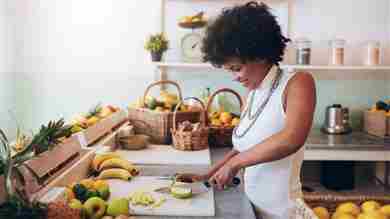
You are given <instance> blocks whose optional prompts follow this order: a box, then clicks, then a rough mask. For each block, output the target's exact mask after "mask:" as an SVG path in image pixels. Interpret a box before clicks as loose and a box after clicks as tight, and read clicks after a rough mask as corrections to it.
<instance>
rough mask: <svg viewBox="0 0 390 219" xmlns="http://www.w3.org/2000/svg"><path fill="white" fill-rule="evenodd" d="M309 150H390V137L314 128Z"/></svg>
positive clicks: (309, 139) (307, 143) (307, 144)
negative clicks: (332, 132) (325, 132)
mask: <svg viewBox="0 0 390 219" xmlns="http://www.w3.org/2000/svg"><path fill="white" fill-rule="evenodd" d="M305 146H306V149H307V150H318V149H331V150H363V151H390V138H387V139H384V138H380V137H376V136H373V135H369V134H367V133H364V132H352V133H350V134H344V135H327V134H324V133H322V132H321V131H320V130H313V131H312V132H311V133H310V135H309V137H308V139H307V141H306V145H305Z"/></svg>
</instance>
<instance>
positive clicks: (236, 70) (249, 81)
mask: <svg viewBox="0 0 390 219" xmlns="http://www.w3.org/2000/svg"><path fill="white" fill-rule="evenodd" d="M270 67H271V65H269V64H266V63H265V62H247V63H242V62H241V61H240V60H239V59H237V58H235V59H230V60H229V61H228V62H226V63H225V64H224V65H223V68H224V69H225V70H228V71H230V72H232V74H233V81H237V82H239V83H240V84H241V85H242V86H244V87H246V88H248V89H249V90H253V89H256V88H257V87H258V86H259V85H260V84H261V82H262V81H263V79H264V78H265V76H266V75H267V73H268V71H269V69H270Z"/></svg>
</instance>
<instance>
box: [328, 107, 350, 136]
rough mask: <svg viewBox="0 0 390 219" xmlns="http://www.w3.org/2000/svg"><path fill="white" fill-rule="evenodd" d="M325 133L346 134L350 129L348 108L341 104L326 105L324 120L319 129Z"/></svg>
mask: <svg viewBox="0 0 390 219" xmlns="http://www.w3.org/2000/svg"><path fill="white" fill-rule="evenodd" d="M321 130H322V131H323V132H325V133H327V134H346V133H349V132H351V131H352V129H351V126H350V125H349V110H348V108H343V107H342V106H341V104H333V105H331V106H328V107H326V111H325V121H324V125H323V126H322V129H321Z"/></svg>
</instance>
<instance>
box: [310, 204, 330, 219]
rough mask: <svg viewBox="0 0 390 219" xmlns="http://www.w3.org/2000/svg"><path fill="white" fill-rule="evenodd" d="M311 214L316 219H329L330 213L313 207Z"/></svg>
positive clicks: (324, 209) (322, 208) (321, 208)
mask: <svg viewBox="0 0 390 219" xmlns="http://www.w3.org/2000/svg"><path fill="white" fill-rule="evenodd" d="M313 212H314V214H315V215H316V216H317V217H318V219H330V213H329V211H328V209H326V208H324V207H321V206H319V207H315V208H313Z"/></svg>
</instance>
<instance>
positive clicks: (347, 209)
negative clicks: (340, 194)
mask: <svg viewBox="0 0 390 219" xmlns="http://www.w3.org/2000/svg"><path fill="white" fill-rule="evenodd" d="M336 212H339V213H347V214H351V215H353V216H357V215H359V214H360V207H359V206H358V205H356V204H355V203H353V202H345V203H342V204H340V205H339V206H338V207H337V208H336Z"/></svg>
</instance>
